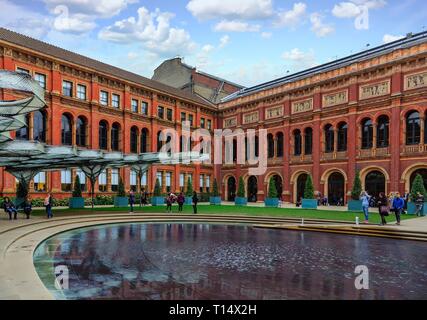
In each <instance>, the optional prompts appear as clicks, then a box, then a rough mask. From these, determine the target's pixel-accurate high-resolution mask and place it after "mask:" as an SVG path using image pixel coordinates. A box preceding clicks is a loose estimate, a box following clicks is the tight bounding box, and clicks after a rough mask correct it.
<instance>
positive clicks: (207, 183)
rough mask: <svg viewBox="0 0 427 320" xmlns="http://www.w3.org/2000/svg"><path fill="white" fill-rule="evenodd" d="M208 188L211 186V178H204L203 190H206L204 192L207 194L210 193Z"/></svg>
mask: <svg viewBox="0 0 427 320" xmlns="http://www.w3.org/2000/svg"><path fill="white" fill-rule="evenodd" d="M210 186H211V177H210V176H206V185H205V188H206V192H207V193H209V192H210V189H211V188H210Z"/></svg>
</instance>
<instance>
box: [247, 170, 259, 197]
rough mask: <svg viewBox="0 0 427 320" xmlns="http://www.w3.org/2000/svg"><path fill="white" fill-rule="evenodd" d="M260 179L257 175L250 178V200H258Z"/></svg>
mask: <svg viewBox="0 0 427 320" xmlns="http://www.w3.org/2000/svg"><path fill="white" fill-rule="evenodd" d="M257 193H258V180H257V178H256V177H255V176H250V177H249V179H248V202H257Z"/></svg>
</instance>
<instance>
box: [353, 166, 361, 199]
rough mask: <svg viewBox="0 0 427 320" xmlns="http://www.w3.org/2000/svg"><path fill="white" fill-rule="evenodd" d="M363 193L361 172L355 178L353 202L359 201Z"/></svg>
mask: <svg viewBox="0 0 427 320" xmlns="http://www.w3.org/2000/svg"><path fill="white" fill-rule="evenodd" d="M361 193H362V182H361V181H360V174H359V171H357V172H356V175H355V176H354V182H353V188H352V189H351V198H352V199H353V200H359V199H360V194H361Z"/></svg>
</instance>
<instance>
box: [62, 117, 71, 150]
mask: <svg viewBox="0 0 427 320" xmlns="http://www.w3.org/2000/svg"><path fill="white" fill-rule="evenodd" d="M72 136H73V133H72V131H71V118H70V116H69V115H67V114H63V115H62V118H61V141H62V144H64V145H68V146H70V145H71V144H72V143H73V141H72Z"/></svg>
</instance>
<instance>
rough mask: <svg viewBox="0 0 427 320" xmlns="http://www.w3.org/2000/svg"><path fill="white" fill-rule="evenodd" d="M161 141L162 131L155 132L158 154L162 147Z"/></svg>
mask: <svg viewBox="0 0 427 320" xmlns="http://www.w3.org/2000/svg"><path fill="white" fill-rule="evenodd" d="M163 139H164V137H163V133H162V131H159V132H157V152H160V150H161V149H162V147H163V142H164V141H163Z"/></svg>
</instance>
